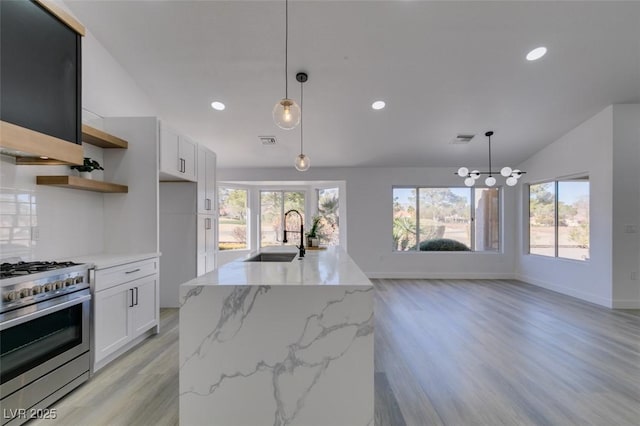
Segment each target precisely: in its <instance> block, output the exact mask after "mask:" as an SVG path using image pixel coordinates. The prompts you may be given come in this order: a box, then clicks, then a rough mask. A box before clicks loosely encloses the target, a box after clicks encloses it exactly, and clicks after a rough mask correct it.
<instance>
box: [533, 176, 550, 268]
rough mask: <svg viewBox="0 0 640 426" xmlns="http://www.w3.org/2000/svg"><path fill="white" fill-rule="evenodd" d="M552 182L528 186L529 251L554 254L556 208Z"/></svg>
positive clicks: (543, 254) (546, 254)
mask: <svg viewBox="0 0 640 426" xmlns="http://www.w3.org/2000/svg"><path fill="white" fill-rule="evenodd" d="M555 197H556V191H555V185H554V183H553V182H545V183H539V184H535V185H530V186H529V253H531V254H539V255H542V256H555V245H556V210H555Z"/></svg>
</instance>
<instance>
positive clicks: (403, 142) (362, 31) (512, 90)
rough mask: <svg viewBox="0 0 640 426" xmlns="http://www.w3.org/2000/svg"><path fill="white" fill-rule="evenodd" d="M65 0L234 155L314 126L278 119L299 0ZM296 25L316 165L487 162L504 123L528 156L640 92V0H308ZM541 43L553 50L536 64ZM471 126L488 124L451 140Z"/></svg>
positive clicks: (288, 141)
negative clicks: (282, 123)
mask: <svg viewBox="0 0 640 426" xmlns="http://www.w3.org/2000/svg"><path fill="white" fill-rule="evenodd" d="M65 3H66V4H67V5H68V6H69V8H70V9H71V10H72V11H73V13H74V14H76V16H77V17H78V18H79V19H80V20H81V21H82V22H83V24H85V25H86V26H87V28H88V29H89V30H90V31H91V32H92V33H93V34H94V35H95V36H96V38H98V40H100V42H102V44H103V45H104V46H105V47H106V48H107V49H108V50H109V51H110V52H111V54H112V55H113V56H114V57H115V58H116V59H117V60H118V61H119V62H120V63H121V65H122V66H123V67H124V68H125V69H126V70H127V71H128V72H129V73H130V74H131V75H132V76H133V78H134V79H135V80H136V81H137V83H138V84H139V86H140V87H141V88H142V89H143V90H144V91H145V92H146V93H147V94H148V95H149V97H150V98H151V100H152V101H153V102H154V103H155V105H156V106H157V108H158V111H159V112H160V115H161V116H162V117H163V118H164V119H166V120H167V121H168V122H169V123H171V124H172V125H173V126H174V127H176V128H177V129H179V130H180V131H182V132H184V133H186V134H187V135H189V136H191V137H192V138H193V139H195V140H197V141H198V142H200V143H204V144H206V145H208V146H210V147H211V148H212V149H213V150H214V151H216V152H217V153H218V163H219V164H220V165H221V166H223V167H256V166H260V167H279V166H284V167H289V166H292V165H293V161H294V158H295V156H296V155H297V153H298V150H299V141H300V132H299V129H296V130H291V131H285V130H280V129H279V128H277V127H276V126H275V124H274V123H273V121H272V118H271V110H272V108H273V106H274V105H275V103H276V102H277V101H278V100H279V99H280V98H282V97H283V96H284V70H283V68H284V1H283V0H280V1H276V2H274V1H255V2H252V1H238V0H236V1H160V2H159V1H86V0H82V1H77V0H66V1H65ZM289 23H290V24H289V35H290V39H289V92H290V97H293V98H294V99H299V94H300V88H299V83H297V82H296V81H295V74H296V72H297V71H300V70H304V71H307V72H308V73H309V81H308V82H307V83H305V89H304V94H305V99H304V110H305V116H304V140H305V153H306V154H308V155H309V156H310V158H311V161H312V167H318V166H327V167H328V166H451V167H455V166H459V165H468V164H476V165H477V164H480V165H482V164H484V163H485V162H486V155H487V154H486V153H487V146H486V138H485V137H484V136H483V134H484V132H485V131H486V130H490V129H491V130H494V131H495V136H494V137H493V138H492V146H493V151H494V155H493V159H494V163H497V165H498V166H501V165H507V164H508V165H516V164H517V163H519V162H521V161H523V160H524V159H526V158H527V157H528V156H530V155H531V154H533V153H535V152H536V151H538V150H540V149H541V148H542V147H544V146H545V145H547V144H549V143H550V142H552V141H554V140H555V139H557V138H559V137H560V136H562V135H563V134H564V133H566V132H567V131H569V130H570V129H572V128H573V127H575V126H576V125H578V124H579V123H581V122H582V121H584V120H586V119H588V118H589V117H591V116H592V115H594V114H595V113H597V112H598V111H600V110H601V109H603V108H604V107H605V106H607V105H609V104H612V103H638V102H640V3H638V2H627V3H618V2H610V1H606V2H520V1H518V2H482V1H472V2H426V1H326V0H325V1H292V2H291V3H290V5H289ZM540 45H544V46H546V47H547V48H548V49H549V52H548V53H547V55H546V56H545V57H543V58H542V59H541V60H539V61H537V62H527V61H526V60H525V58H524V57H525V55H526V53H527V52H528V51H529V50H531V49H532V48H534V47H537V46H540ZM376 99H383V100H385V101H386V103H387V107H386V108H385V109H384V110H382V111H374V110H372V109H371V107H370V105H371V103H372V102H373V101H374V100H376ZM213 100H220V101H223V102H224V103H225V104H226V105H227V109H226V110H225V111H223V112H216V111H214V110H213V109H211V107H210V106H209V104H210V103H211V101H213ZM459 132H464V133H467V132H471V133H475V134H476V135H477V136H476V138H474V140H473V141H472V142H471V143H470V144H469V145H449V144H447V142H448V141H449V140H451V139H452V138H453V137H454V136H455V135H456V134H457V133H459ZM258 135H274V136H276V137H277V139H278V145H277V146H275V147H263V146H261V145H260V144H259V141H258Z"/></svg>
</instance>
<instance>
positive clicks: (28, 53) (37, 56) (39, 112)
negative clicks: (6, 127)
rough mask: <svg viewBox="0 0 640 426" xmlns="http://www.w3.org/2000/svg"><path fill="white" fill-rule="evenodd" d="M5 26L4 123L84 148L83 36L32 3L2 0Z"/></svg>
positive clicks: (0, 115)
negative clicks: (82, 123) (82, 106)
mask: <svg viewBox="0 0 640 426" xmlns="http://www.w3.org/2000/svg"><path fill="white" fill-rule="evenodd" d="M0 24H1V25H0V28H1V30H0V33H1V34H0V49H1V50H0V54H1V60H0V95H1V96H0V98H1V100H0V119H1V120H2V121H4V122H8V123H12V124H15V125H17V126H20V127H23V128H26V129H30V130H34V131H36V132H40V133H44V134H45V135H49V136H53V137H55V138H59V139H62V140H64V141H69V142H73V143H76V144H81V143H82V136H81V118H82V117H81V104H82V97H81V88H82V78H81V76H82V74H81V39H82V37H81V35H80V34H78V33H77V32H76V31H74V30H73V29H72V28H71V27H69V26H68V25H66V24H65V23H64V22H63V21H62V20H60V19H59V18H58V17H56V16H55V15H54V14H52V13H50V11H49V10H48V8H45V7H43V5H42V4H41V3H39V2H37V1H30V0H0Z"/></svg>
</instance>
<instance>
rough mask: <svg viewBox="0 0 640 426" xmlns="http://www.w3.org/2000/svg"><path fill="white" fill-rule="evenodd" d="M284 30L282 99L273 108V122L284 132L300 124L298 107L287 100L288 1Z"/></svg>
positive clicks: (286, 1)
mask: <svg viewBox="0 0 640 426" xmlns="http://www.w3.org/2000/svg"><path fill="white" fill-rule="evenodd" d="M284 5H285V6H284V7H285V30H284V98H283V99H280V100H279V101H278V103H277V104H276V106H274V107H273V121H274V122H275V123H276V125H277V126H278V127H280V128H281V129H284V130H291V129H295V128H296V126H297V125H298V123H300V107H299V106H298V104H297V103H296V101H294V100H293V99H289V79H288V69H287V68H288V66H289V0H285V2H284Z"/></svg>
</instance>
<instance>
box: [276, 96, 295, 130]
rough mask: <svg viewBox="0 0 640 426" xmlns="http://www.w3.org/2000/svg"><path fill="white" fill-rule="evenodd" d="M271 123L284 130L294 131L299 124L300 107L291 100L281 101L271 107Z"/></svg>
mask: <svg viewBox="0 0 640 426" xmlns="http://www.w3.org/2000/svg"><path fill="white" fill-rule="evenodd" d="M273 121H274V122H275V123H276V125H277V126H278V127H280V128H281V129H284V130H291V129H295V128H296V126H297V125H298V124H300V107H299V106H298V104H297V103H296V101H294V100H293V99H288V98H284V99H281V100H280V101H279V102H278V103H277V104H276V106H274V107H273Z"/></svg>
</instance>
